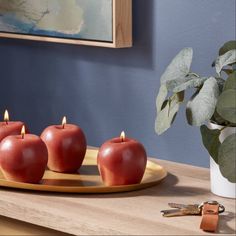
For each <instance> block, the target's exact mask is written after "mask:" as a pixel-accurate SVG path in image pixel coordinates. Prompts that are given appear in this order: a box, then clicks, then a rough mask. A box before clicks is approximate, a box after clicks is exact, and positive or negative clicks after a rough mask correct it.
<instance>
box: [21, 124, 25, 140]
mask: <svg viewBox="0 0 236 236" xmlns="http://www.w3.org/2000/svg"><path fill="white" fill-rule="evenodd" d="M21 137H22V139H23V138H24V137H25V126H24V125H23V126H22V128H21Z"/></svg>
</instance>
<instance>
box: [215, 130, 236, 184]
mask: <svg viewBox="0 0 236 236" xmlns="http://www.w3.org/2000/svg"><path fill="white" fill-rule="evenodd" d="M218 163H219V167H220V171H221V174H222V175H223V176H224V177H225V178H226V179H228V180H229V181H230V182H231V183H236V134H232V135H230V136H228V137H227V138H226V139H225V140H224V142H223V143H222V144H221V145H220V148H219V155H218Z"/></svg>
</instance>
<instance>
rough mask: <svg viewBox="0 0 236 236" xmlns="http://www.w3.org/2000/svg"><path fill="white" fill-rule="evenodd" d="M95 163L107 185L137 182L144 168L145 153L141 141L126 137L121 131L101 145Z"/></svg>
mask: <svg viewBox="0 0 236 236" xmlns="http://www.w3.org/2000/svg"><path fill="white" fill-rule="evenodd" d="M97 164H98V169H99V172H100V175H101V177H102V180H103V182H104V183H105V185H107V186H115V185H128V184H138V183H140V182H141V180H142V178H143V175H144V172H145V169H146V164H147V155H146V151H145V148H144V146H143V145H142V144H141V143H139V142H138V141H136V140H134V139H131V138H126V137H125V133H124V132H122V133H121V136H120V137H118V138H113V139H111V140H108V141H106V142H105V143H104V144H103V145H102V146H101V148H100V149H99V152H98V156H97Z"/></svg>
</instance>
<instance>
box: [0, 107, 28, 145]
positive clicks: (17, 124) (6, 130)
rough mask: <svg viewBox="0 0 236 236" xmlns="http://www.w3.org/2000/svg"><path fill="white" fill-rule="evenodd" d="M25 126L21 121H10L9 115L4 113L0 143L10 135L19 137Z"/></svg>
mask: <svg viewBox="0 0 236 236" xmlns="http://www.w3.org/2000/svg"><path fill="white" fill-rule="evenodd" d="M23 125H24V123H23V122H21V121H14V122H13V121H9V114H8V111H7V110H6V111H5V113H4V122H0V142H1V141H2V140H3V139H4V138H5V137H7V136H9V135H19V134H20V132H21V128H22V126H23Z"/></svg>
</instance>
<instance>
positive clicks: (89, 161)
mask: <svg viewBox="0 0 236 236" xmlns="http://www.w3.org/2000/svg"><path fill="white" fill-rule="evenodd" d="M97 152H98V151H97V150H92V149H88V150H87V152H86V156H85V160H84V162H83V165H82V167H81V168H80V170H79V173H78V174H61V173H56V172H52V171H50V170H46V172H45V174H44V177H43V180H42V183H41V184H26V183H20V182H13V181H8V180H5V179H4V176H3V174H2V172H1V171H0V186H3V187H9V188H17V189H25V190H35V191H47V192H65V193H66V192H67V193H114V192H127V191H133V190H138V189H143V188H147V187H150V186H153V185H155V184H157V183H158V182H160V181H161V180H162V179H164V178H165V177H166V175H167V172H166V170H165V169H164V168H163V167H162V166H160V165H158V164H156V163H155V162H153V161H150V160H148V162H147V168H146V171H145V174H144V177H143V180H142V182H141V183H140V184H133V185H123V186H112V187H107V186H105V185H104V184H103V183H102V180H101V177H100V175H99V172H98V168H97Z"/></svg>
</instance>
